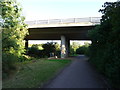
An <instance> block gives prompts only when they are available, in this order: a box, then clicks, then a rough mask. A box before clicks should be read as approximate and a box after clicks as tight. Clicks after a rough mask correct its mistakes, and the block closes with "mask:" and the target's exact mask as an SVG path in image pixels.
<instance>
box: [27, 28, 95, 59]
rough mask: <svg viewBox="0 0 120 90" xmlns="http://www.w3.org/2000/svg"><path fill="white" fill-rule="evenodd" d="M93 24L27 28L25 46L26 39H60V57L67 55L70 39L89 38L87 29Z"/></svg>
mask: <svg viewBox="0 0 120 90" xmlns="http://www.w3.org/2000/svg"><path fill="white" fill-rule="evenodd" d="M94 27H95V26H66V27H65V26H64V27H43V28H41V27H40V28H39V27H38V28H29V29H28V30H29V35H28V36H26V38H25V40H26V47H28V40H61V58H65V57H68V55H69V45H70V40H90V38H89V37H88V35H87V34H88V31H89V30H91V29H92V28H94Z"/></svg>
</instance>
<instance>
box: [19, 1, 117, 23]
mask: <svg viewBox="0 0 120 90" xmlns="http://www.w3.org/2000/svg"><path fill="white" fill-rule="evenodd" d="M17 1H18V2H20V3H21V5H22V8H23V15H24V16H25V17H26V21H29V20H38V19H62V18H81V17H100V16H101V15H102V14H101V13H99V12H98V11H99V9H101V8H102V5H103V4H104V2H106V1H117V0H17Z"/></svg>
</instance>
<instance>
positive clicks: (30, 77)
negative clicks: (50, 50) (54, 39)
mask: <svg viewBox="0 0 120 90" xmlns="http://www.w3.org/2000/svg"><path fill="white" fill-rule="evenodd" d="M70 62H71V60H68V59H49V60H48V59H39V60H34V61H31V62H27V61H26V63H25V62H23V63H21V64H20V65H19V64H18V66H19V67H20V69H19V71H18V72H17V73H16V74H15V75H13V77H12V78H10V79H9V80H8V79H7V80H4V81H3V88H39V87H41V86H42V85H43V84H44V83H46V82H47V81H48V80H50V79H51V78H53V77H54V76H55V75H56V74H57V73H58V72H59V70H61V69H62V68H64V67H65V66H66V65H67V64H69V63H70Z"/></svg>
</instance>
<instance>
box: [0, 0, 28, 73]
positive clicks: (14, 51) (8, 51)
mask: <svg viewBox="0 0 120 90" xmlns="http://www.w3.org/2000/svg"><path fill="white" fill-rule="evenodd" d="M0 8H1V9H2V14H1V15H0V16H1V19H2V23H0V26H1V27H2V52H3V56H2V57H3V58H2V60H3V62H2V63H3V72H8V71H9V69H10V67H11V65H12V66H13V64H11V63H15V61H17V59H18V58H19V57H21V55H22V54H23V53H24V52H25V49H24V42H23V39H24V37H25V36H26V35H27V34H28V30H27V25H26V24H25V23H24V20H25V17H24V16H22V15H21V10H22V9H21V7H20V6H19V4H18V3H17V2H16V1H15V0H4V1H0ZM6 67H7V68H6Z"/></svg>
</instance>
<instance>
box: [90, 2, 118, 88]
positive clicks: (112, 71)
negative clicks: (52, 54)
mask: <svg viewBox="0 0 120 90" xmlns="http://www.w3.org/2000/svg"><path fill="white" fill-rule="evenodd" d="M103 7H104V9H100V12H101V13H102V14H103V16H102V19H101V23H100V25H99V26H97V27H96V28H95V29H93V30H91V31H90V32H89V34H90V37H91V39H92V45H91V46H90V54H91V55H90V61H91V62H92V63H93V64H94V65H95V66H96V67H97V69H98V70H100V71H101V72H102V73H103V74H104V75H105V76H106V77H108V79H109V80H110V82H111V83H112V85H113V87H117V88H120V55H119V54H120V49H119V48H120V23H119V22H120V16H119V15H120V1H117V2H106V3H104V5H103Z"/></svg>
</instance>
